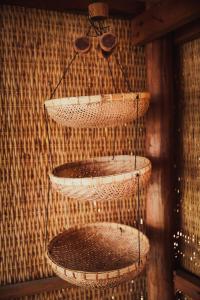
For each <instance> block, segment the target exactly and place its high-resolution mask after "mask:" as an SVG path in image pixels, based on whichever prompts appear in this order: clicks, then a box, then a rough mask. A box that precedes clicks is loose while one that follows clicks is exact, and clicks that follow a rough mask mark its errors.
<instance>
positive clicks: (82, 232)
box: [46, 222, 149, 288]
mask: <svg viewBox="0 0 200 300" xmlns="http://www.w3.org/2000/svg"><path fill="white" fill-rule="evenodd" d="M139 241H140V246H139ZM139 249H140V251H139ZM148 252H149V241H148V238H147V237H146V236H145V235H144V234H143V233H142V232H138V230H137V229H135V228H132V227H130V226H127V225H122V224H116V223H106V222H105V223H104V222H103V223H94V224H88V225H84V226H83V227H81V228H79V229H77V228H71V229H69V230H66V231H64V232H63V233H61V234H59V235H57V236H56V237H54V238H53V239H52V240H51V242H50V243H49V245H48V249H47V255H46V256H47V260H48V263H49V264H50V265H51V267H52V268H53V270H54V272H55V273H56V274H57V275H58V276H59V277H61V278H62V279H64V280H66V281H68V282H70V283H72V284H75V285H78V286H83V287H87V286H89V287H97V288H99V287H104V288H105V287H110V286H115V285H117V284H119V283H121V282H124V281H127V280H131V279H134V278H135V277H136V276H138V275H139V274H140V273H141V272H142V271H143V270H144V268H145V265H146V262H147V256H148ZM139 253H140V255H139ZM139 258H140V263H139Z"/></svg>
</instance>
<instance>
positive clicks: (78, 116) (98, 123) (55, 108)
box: [45, 93, 150, 128]
mask: <svg viewBox="0 0 200 300" xmlns="http://www.w3.org/2000/svg"><path fill="white" fill-rule="evenodd" d="M137 95H139V100H138V117H141V116H143V115H144V114H145V112H146V111H147V109H148V106H149V99H150V94H149V93H139V94H136V93H121V94H107V95H96V96H81V97H71V98H70V97H69V98H61V99H53V100H47V101H45V106H46V109H47V111H48V113H49V115H50V116H51V118H52V119H53V120H55V121H56V122H58V123H59V124H61V125H63V126H68V127H81V128H84V127H105V126H116V125H119V124H121V123H122V124H123V123H128V122H131V121H133V120H134V119H136V117H137V100H136V97H137Z"/></svg>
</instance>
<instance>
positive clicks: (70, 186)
mask: <svg viewBox="0 0 200 300" xmlns="http://www.w3.org/2000/svg"><path fill="white" fill-rule="evenodd" d="M138 174H139V175H140V179H139V180H140V181H139V183H140V187H141V188H142V187H145V186H146V185H147V183H148V181H149V178H150V174H151V163H150V161H149V160H148V159H147V158H145V157H140V156H137V157H136V169H135V156H131V155H119V156H115V157H114V159H113V157H111V156H106V157H100V158H95V159H89V160H86V161H78V162H73V163H67V164H64V165H61V166H59V167H56V168H55V169H54V170H53V172H52V174H50V180H51V183H52V186H53V188H54V189H56V190H57V191H58V192H60V193H62V194H64V195H66V196H68V197H71V198H74V199H76V200H89V201H100V200H112V199H115V200H117V199H121V198H125V197H129V196H131V195H133V193H134V192H135V191H136V190H137V187H138V178H137V175H138Z"/></svg>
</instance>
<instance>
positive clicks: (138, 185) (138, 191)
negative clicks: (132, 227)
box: [137, 174, 141, 265]
mask: <svg viewBox="0 0 200 300" xmlns="http://www.w3.org/2000/svg"><path fill="white" fill-rule="evenodd" d="M137 222H138V253H139V265H140V257H141V253H140V252H141V249H140V248H141V247H140V174H137Z"/></svg>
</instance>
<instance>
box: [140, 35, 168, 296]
mask: <svg viewBox="0 0 200 300" xmlns="http://www.w3.org/2000/svg"><path fill="white" fill-rule="evenodd" d="M172 52H173V51H172V39H171V37H170V36H166V37H165V38H162V39H159V40H156V41H153V42H152V43H149V44H148V45H147V46H146V59H147V78H148V79H147V80H148V91H149V92H150V93H151V97H152V101H151V103H150V109H149V112H148V113H147V124H146V128H147V137H146V150H147V157H149V158H150V160H151V161H152V164H153V174H152V178H151V183H150V185H149V188H148V192H147V230H148V236H149V238H150V244H151V251H150V262H149V267H148V270H147V282H148V283H147V285H148V299H149V300H160V299H162V300H172V299H174V288H173V272H172V262H173V245H172V242H173V241H172V235H173V233H172V232H173V180H172V173H173V170H172V168H173V143H172V141H173V132H172V130H173V70H172V58H173V53H172Z"/></svg>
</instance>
